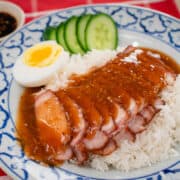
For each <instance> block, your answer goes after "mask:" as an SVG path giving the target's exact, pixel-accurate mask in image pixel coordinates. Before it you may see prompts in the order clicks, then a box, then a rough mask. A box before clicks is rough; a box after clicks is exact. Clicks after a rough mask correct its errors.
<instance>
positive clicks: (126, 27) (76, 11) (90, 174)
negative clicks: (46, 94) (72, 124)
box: [0, 4, 180, 180]
mask: <svg viewBox="0 0 180 180" xmlns="http://www.w3.org/2000/svg"><path fill="white" fill-rule="evenodd" d="M97 12H105V13H108V14H110V15H111V16H112V17H113V19H114V20H115V21H116V23H117V26H118V31H119V44H120V45H122V46H124V45H127V44H131V43H135V44H138V45H140V46H147V47H151V48H155V49H159V50H162V51H164V52H166V53H167V54H169V55H170V56H171V57H173V58H175V59H176V60H177V61H178V63H180V21H179V20H177V19H175V18H173V17H171V16H168V15H166V14H162V13H159V12H156V11H152V10H149V9H143V8H139V7H132V6H122V5H117V4H116V5H95V6H92V5H90V6H79V7H75V8H69V9H65V10H61V11H58V12H55V13H53V14H51V15H48V16H45V17H42V18H40V19H37V20H35V21H33V22H31V23H30V24H27V25H26V26H24V27H23V28H21V29H20V30H19V31H18V32H16V33H14V34H13V35H12V36H10V37H9V38H8V39H7V40H6V41H4V42H3V43H2V44H1V46H0V167H2V168H3V169H4V170H5V171H6V172H7V173H8V174H9V175H10V176H12V177H13V178H15V179H50V180H51V179H52V180H55V179H67V180H70V179H73V180H74V179H77V180H80V179H82V180H84V179H93V178H95V179H146V180H152V179H158V180H161V179H163V177H166V178H172V179H173V180H175V179H177V180H178V177H180V158H172V159H169V160H167V161H163V162H161V163H157V164H156V165H154V166H152V167H147V168H141V169H139V170H134V171H131V172H129V173H125V172H120V171H115V170H111V171H108V172H100V171H97V170H94V169H90V168H83V167H78V166H75V165H71V164H65V165H63V166H61V167H59V168H49V167H44V166H41V165H40V164H38V163H36V162H33V161H32V160H30V159H28V158H27V157H26V156H25V155H24V153H23V151H22V150H21V148H20V146H19V145H18V144H17V143H18V140H17V139H16V138H15V119H16V111H17V105H18V100H19V98H20V95H21V93H22V90H23V89H22V88H21V87H20V86H18V85H17V84H16V82H15V81H14V80H13V77H12V72H11V71H12V67H13V64H14V62H15V60H16V58H17V56H19V55H20V54H21V53H22V52H23V51H24V50H25V49H26V48H28V47H30V46H31V45H33V44H35V43H37V42H39V41H41V40H42V32H43V30H44V28H45V27H46V26H49V25H57V24H59V23H60V22H62V21H64V20H66V19H67V18H69V17H70V16H72V15H80V14H83V13H97Z"/></svg>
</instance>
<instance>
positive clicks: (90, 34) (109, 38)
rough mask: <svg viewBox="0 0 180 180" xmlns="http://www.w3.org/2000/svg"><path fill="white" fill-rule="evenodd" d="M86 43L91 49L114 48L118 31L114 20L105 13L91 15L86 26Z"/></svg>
mask: <svg viewBox="0 0 180 180" xmlns="http://www.w3.org/2000/svg"><path fill="white" fill-rule="evenodd" d="M85 33H86V36H85V37H86V38H85V39H86V44H87V47H88V49H89V50H91V49H115V48H116V47H117V44H118V32H117V27H116V25H115V22H114V20H113V19H112V18H111V17H110V16H109V15H107V14H104V13H100V14H97V15H95V16H93V17H92V18H91V19H90V20H89V22H88V24H87V27H86V32H85Z"/></svg>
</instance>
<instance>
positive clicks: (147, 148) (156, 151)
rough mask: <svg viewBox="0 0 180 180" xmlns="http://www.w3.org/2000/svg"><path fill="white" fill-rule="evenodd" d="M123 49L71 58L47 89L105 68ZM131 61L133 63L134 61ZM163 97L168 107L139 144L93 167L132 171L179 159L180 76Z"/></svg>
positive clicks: (93, 162) (126, 144)
mask: <svg viewBox="0 0 180 180" xmlns="http://www.w3.org/2000/svg"><path fill="white" fill-rule="evenodd" d="M123 49H124V48H120V47H119V48H118V49H117V50H116V51H110V50H105V51H98V50H93V51H92V52H89V53H87V54H86V55H84V56H81V55H73V56H71V57H70V60H69V62H67V65H66V66H65V67H64V68H63V69H61V70H60V72H59V74H55V76H54V78H53V79H52V80H51V82H49V84H48V85H47V86H46V88H48V89H51V90H57V89H59V88H61V87H64V86H66V85H67V83H68V82H69V77H70V76H71V75H72V74H83V73H86V72H87V71H88V70H90V69H91V68H92V67H94V66H96V67H97V66H102V65H104V64H105V63H106V62H107V61H109V60H110V59H113V58H114V57H115V56H116V54H117V53H118V52H121V51H122V50H123ZM156 56H157V55H156ZM129 61H130V62H132V61H133V58H132V59H130V60H129ZM161 97H162V99H163V100H164V101H165V102H166V105H162V106H161V111H160V112H159V113H158V114H156V116H155V117H154V119H153V120H152V121H151V123H150V124H149V126H148V128H147V130H146V131H144V132H142V133H141V134H138V135H137V136H136V141H135V142H133V143H132V142H127V141H124V142H123V143H122V145H121V147H120V148H119V149H117V150H116V151H115V152H113V153H112V154H110V155H108V156H98V155H94V156H93V157H92V159H91V161H90V163H89V165H90V166H91V167H92V168H95V169H98V170H101V171H105V170H108V169H109V168H115V169H119V170H125V171H128V170H131V169H136V168H140V167H144V166H151V165H152V164H153V163H156V162H158V161H161V160H165V159H169V158H170V157H173V156H179V152H178V151H177V150H176V149H175V145H177V143H180V75H179V76H178V77H177V79H176V81H175V83H174V85H172V86H169V87H167V88H166V89H164V90H163V92H162V94H161Z"/></svg>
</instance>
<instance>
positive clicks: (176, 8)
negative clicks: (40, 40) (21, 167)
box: [0, 0, 180, 180]
mask: <svg viewBox="0 0 180 180" xmlns="http://www.w3.org/2000/svg"><path fill="white" fill-rule="evenodd" d="M0 1H1V0H0ZM9 1H10V2H13V3H15V4H17V5H19V6H20V7H21V8H22V9H23V10H24V12H25V15H26V23H27V22H30V21H31V20H33V19H35V18H37V17H39V16H42V15H45V14H47V13H50V12H51V11H54V10H57V9H63V8H67V7H72V6H77V5H84V4H95V3H126V4H131V5H137V6H142V7H146V8H151V9H154V10H159V11H161V12H165V13H167V14H169V15H171V16H174V17H176V18H180V0H64V1H60V0H9ZM10 179H11V178H10V177H8V176H7V175H6V174H5V173H4V172H3V171H2V170H1V169H0V180H10Z"/></svg>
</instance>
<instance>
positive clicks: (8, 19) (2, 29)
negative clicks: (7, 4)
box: [0, 12, 17, 37]
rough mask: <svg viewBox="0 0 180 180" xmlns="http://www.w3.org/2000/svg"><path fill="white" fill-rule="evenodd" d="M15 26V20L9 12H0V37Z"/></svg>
mask: <svg viewBox="0 0 180 180" xmlns="http://www.w3.org/2000/svg"><path fill="white" fill-rule="evenodd" d="M16 27H17V20H16V19H15V18H14V17H13V16H12V15H10V14H8V13H5V12H0V37H3V36H6V35H8V34H9V33H11V32H12V31H14V30H15V29H16Z"/></svg>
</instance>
